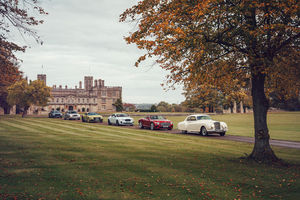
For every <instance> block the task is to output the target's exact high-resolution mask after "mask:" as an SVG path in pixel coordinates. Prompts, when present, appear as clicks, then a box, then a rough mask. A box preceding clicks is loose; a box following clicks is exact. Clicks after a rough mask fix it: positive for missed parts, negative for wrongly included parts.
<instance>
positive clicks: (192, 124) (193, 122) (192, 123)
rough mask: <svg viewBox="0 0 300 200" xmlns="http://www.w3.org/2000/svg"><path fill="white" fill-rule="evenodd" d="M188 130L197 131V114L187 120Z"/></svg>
mask: <svg viewBox="0 0 300 200" xmlns="http://www.w3.org/2000/svg"><path fill="white" fill-rule="evenodd" d="M186 122H187V123H186V127H187V128H186V129H187V131H191V132H197V131H198V130H197V119H196V116H190V117H188V118H187V120H186Z"/></svg>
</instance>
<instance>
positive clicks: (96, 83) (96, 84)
mask: <svg viewBox="0 0 300 200" xmlns="http://www.w3.org/2000/svg"><path fill="white" fill-rule="evenodd" d="M94 82H95V84H94V87H95V88H97V87H98V81H97V80H95V81H94Z"/></svg>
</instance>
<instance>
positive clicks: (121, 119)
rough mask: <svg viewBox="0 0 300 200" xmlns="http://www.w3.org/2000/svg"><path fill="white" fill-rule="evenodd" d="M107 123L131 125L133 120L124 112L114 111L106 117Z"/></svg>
mask: <svg viewBox="0 0 300 200" xmlns="http://www.w3.org/2000/svg"><path fill="white" fill-rule="evenodd" d="M107 122H108V125H112V124H115V125H117V126H121V125H124V126H125V125H130V126H133V123H134V120H133V119H132V118H131V117H129V115H128V114H126V113H114V114H112V115H111V116H109V117H108V120H107Z"/></svg>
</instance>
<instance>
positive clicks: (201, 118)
mask: <svg viewBox="0 0 300 200" xmlns="http://www.w3.org/2000/svg"><path fill="white" fill-rule="evenodd" d="M207 119H208V120H209V119H211V118H210V116H197V120H207Z"/></svg>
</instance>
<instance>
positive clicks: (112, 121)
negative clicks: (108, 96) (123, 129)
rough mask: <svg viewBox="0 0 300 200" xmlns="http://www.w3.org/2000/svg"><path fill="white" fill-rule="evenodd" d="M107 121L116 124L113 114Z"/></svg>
mask: <svg viewBox="0 0 300 200" xmlns="http://www.w3.org/2000/svg"><path fill="white" fill-rule="evenodd" d="M109 120H110V123H112V124H115V123H116V115H114V114H113V115H112V116H111V118H110V119H109Z"/></svg>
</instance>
